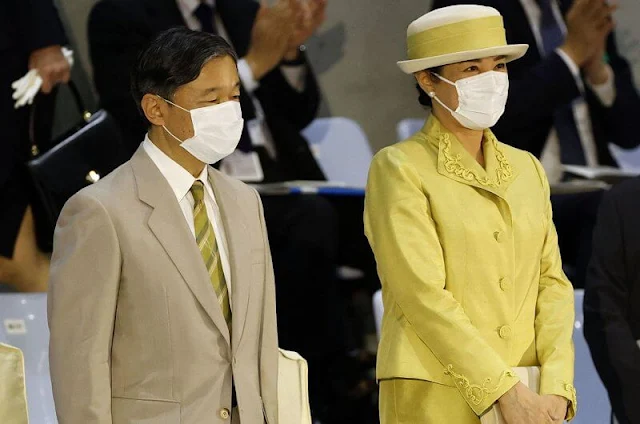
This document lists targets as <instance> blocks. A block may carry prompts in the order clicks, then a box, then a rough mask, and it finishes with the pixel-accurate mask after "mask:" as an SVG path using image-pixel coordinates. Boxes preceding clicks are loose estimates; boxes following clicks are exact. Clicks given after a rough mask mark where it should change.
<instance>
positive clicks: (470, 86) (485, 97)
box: [429, 71, 509, 130]
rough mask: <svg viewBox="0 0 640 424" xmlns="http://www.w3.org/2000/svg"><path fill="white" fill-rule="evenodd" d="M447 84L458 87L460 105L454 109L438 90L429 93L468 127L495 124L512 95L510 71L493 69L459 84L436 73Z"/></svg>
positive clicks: (483, 128) (471, 128)
mask: <svg viewBox="0 0 640 424" xmlns="http://www.w3.org/2000/svg"><path fill="white" fill-rule="evenodd" d="M434 75H436V76H437V77H438V78H440V79H441V80H442V81H444V82H446V83H447V84H450V85H453V86H454V87H456V91H457V92H458V108H457V109H456V110H451V108H450V107H449V106H447V105H445V104H444V103H443V102H442V101H441V100H440V99H438V97H437V96H436V95H435V93H429V96H430V97H431V98H433V99H435V100H436V101H437V102H438V103H440V104H441V105H442V107H444V108H445V109H447V110H448V111H449V112H451V115H453V117H454V118H456V120H457V121H458V122H460V124H461V125H462V126H464V127H465V128H469V129H470V130H485V129H487V128H491V127H493V126H494V125H495V124H496V123H497V122H498V120H499V119H500V117H501V116H502V114H503V113H504V108H505V106H506V104H507V97H508V95H509V75H508V74H507V73H506V72H497V71H489V72H484V73H482V74H480V75H475V76H472V77H469V78H463V79H461V80H458V81H456V82H455V83H453V82H451V81H449V80H448V79H446V78H444V77H442V76H440V75H438V74H434Z"/></svg>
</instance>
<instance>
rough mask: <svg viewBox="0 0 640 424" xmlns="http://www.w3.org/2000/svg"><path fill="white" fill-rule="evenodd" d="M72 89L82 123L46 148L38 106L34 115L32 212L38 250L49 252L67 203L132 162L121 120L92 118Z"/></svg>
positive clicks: (30, 165) (99, 115)
mask: <svg viewBox="0 0 640 424" xmlns="http://www.w3.org/2000/svg"><path fill="white" fill-rule="evenodd" d="M68 87H69V89H70V90H71V94H72V97H73V99H74V101H75V104H76V106H77V108H78V111H79V112H80V113H81V114H82V121H81V122H79V123H78V124H77V125H76V126H75V127H74V128H72V129H71V130H69V131H67V132H66V133H65V134H63V135H62V136H60V137H58V138H56V139H55V140H52V141H49V142H48V143H47V144H46V146H45V145H42V143H39V142H38V141H37V140H35V139H34V138H35V137H34V135H33V134H34V131H33V129H34V128H35V125H34V123H35V121H36V119H37V113H38V112H37V109H38V108H37V101H36V102H35V104H34V106H33V108H32V111H31V118H30V119H31V121H30V129H31V143H32V145H31V154H32V159H31V160H30V161H29V162H27V167H28V169H29V172H30V174H31V177H32V179H33V184H34V187H35V194H36V198H35V199H34V200H33V206H32V208H33V213H34V217H35V221H36V236H37V240H38V246H39V247H40V248H41V249H42V250H44V251H51V250H52V248H53V231H54V229H55V225H56V222H57V220H58V216H59V215H60V211H61V210H62V207H63V206H64V204H65V202H66V201H67V200H69V198H70V197H71V196H73V195H74V194H75V193H77V192H78V191H79V190H81V189H82V188H84V187H86V186H88V185H90V184H94V183H96V182H98V181H99V180H100V179H101V178H103V177H104V176H105V175H107V174H108V173H109V172H111V171H113V170H114V169H115V168H117V167H118V166H120V165H121V164H123V163H124V162H126V161H127V160H128V159H129V158H128V156H127V154H126V152H125V150H124V148H123V142H122V135H121V133H120V130H119V128H118V125H117V123H116V122H115V120H114V119H113V118H112V117H111V116H110V115H109V114H108V113H107V112H106V111H104V110H98V111H97V112H95V113H93V114H92V113H89V112H88V111H87V110H86V108H85V107H84V102H83V101H82V98H81V96H80V93H79V91H78V89H77V87H76V86H75V84H74V83H73V82H69V84H68ZM43 147H46V149H43Z"/></svg>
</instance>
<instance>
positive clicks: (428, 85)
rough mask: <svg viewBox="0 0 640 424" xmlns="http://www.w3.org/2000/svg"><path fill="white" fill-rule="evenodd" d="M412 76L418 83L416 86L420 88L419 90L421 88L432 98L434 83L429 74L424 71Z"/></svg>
mask: <svg viewBox="0 0 640 424" xmlns="http://www.w3.org/2000/svg"><path fill="white" fill-rule="evenodd" d="M413 75H414V76H415V78H416V81H418V85H419V86H420V88H422V89H423V90H424V92H425V93H427V95H428V96H429V97H433V94H434V92H435V83H434V81H433V76H432V75H431V72H429V71H427V70H424V71H419V72H416V73H415V74H413Z"/></svg>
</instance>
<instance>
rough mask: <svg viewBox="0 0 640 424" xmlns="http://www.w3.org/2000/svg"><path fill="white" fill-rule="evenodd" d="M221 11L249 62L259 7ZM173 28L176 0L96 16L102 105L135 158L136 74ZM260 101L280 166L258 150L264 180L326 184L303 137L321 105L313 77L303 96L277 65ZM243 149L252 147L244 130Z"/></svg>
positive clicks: (250, 113) (93, 43)
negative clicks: (139, 60) (148, 50)
mask: <svg viewBox="0 0 640 424" xmlns="http://www.w3.org/2000/svg"><path fill="white" fill-rule="evenodd" d="M216 7H217V10H218V13H219V14H220V17H221V18H222V21H223V23H224V26H225V29H226V31H227V33H228V34H229V37H230V38H231V42H232V44H233V45H234V47H235V49H236V51H237V53H238V55H239V57H243V56H244V55H245V54H246V53H247V51H248V49H249V44H250V41H251V30H252V28H253V23H254V20H255V17H256V14H257V11H258V3H257V2H255V1H253V0H218V1H217V2H216ZM175 26H185V22H184V19H183V17H182V14H181V13H180V10H179V9H178V6H177V4H176V1H175V0H102V1H100V2H98V3H97V4H96V5H95V6H94V8H93V10H92V11H91V15H90V18H89V47H90V53H91V61H92V63H93V69H94V79H95V84H96V88H97V90H98V93H99V94H100V100H101V103H102V106H103V107H104V108H105V109H106V110H108V111H109V112H110V113H112V114H113V116H114V117H115V118H116V119H117V120H118V121H119V123H120V124H121V126H122V129H123V131H124V134H125V139H126V140H127V141H128V144H129V147H130V151H131V152H133V151H135V149H136V148H137V146H138V145H139V144H140V142H141V141H142V139H143V137H144V133H145V132H146V129H147V123H146V121H145V120H144V118H143V117H142V116H140V114H139V112H138V110H137V108H136V105H135V103H134V101H133V99H132V96H131V93H130V87H129V75H130V69H131V68H132V67H133V64H134V63H135V60H136V57H137V55H138V53H139V52H140V50H141V49H143V48H144V47H145V46H146V45H147V44H148V43H149V42H150V41H151V40H152V39H153V38H154V37H155V36H156V35H157V34H159V33H160V32H162V31H164V30H167V29H169V28H172V27H175ZM255 95H256V96H257V98H258V99H259V100H260V103H261V105H262V107H263V109H264V112H265V116H266V120H267V124H268V126H269V128H270V130H271V133H272V135H273V138H274V143H275V145H276V150H277V153H278V160H277V162H276V161H273V160H271V159H270V158H269V156H268V155H267V154H266V151H265V150H264V148H256V149H255V150H256V151H257V152H258V154H259V155H260V158H261V161H262V166H263V168H264V173H265V181H278V180H288V179H324V175H323V174H322V171H321V170H320V168H319V166H318V164H317V163H316V161H315V159H314V158H313V155H312V154H311V151H310V149H309V146H308V143H307V142H306V140H305V139H304V138H303V137H302V136H301V135H300V131H301V130H302V129H303V128H304V127H306V126H307V125H308V124H309V123H310V122H311V121H312V120H313V119H314V118H315V116H316V112H317V109H318V106H319V98H320V94H319V90H318V85H317V82H316V79H315V77H314V75H313V73H312V72H308V73H307V81H306V89H305V90H304V91H303V92H302V93H299V92H298V91H296V90H295V89H294V88H292V87H291V86H290V85H289V83H288V82H287V81H286V79H285V77H284V75H283V74H282V72H281V71H280V69H279V67H278V68H276V69H274V70H273V71H272V72H270V73H269V74H267V75H266V76H265V77H264V78H262V80H261V81H260V87H259V88H258V89H257V90H256V92H255ZM241 97H242V99H241V100H242V101H241V103H242V109H243V115H244V118H245V120H249V119H252V118H254V117H255V110H254V107H253V104H252V102H251V101H250V99H249V97H248V96H247V94H246V92H243V95H242V96H241ZM239 148H240V149H242V150H245V151H247V150H251V149H252V147H251V142H250V139H249V135H248V132H247V129H246V126H245V131H244V133H243V137H242V141H241V142H240V146H239Z"/></svg>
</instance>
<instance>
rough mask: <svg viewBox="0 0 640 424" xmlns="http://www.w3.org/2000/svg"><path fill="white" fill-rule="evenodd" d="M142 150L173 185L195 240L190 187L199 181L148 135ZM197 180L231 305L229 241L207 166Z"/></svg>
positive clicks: (172, 187)
mask: <svg viewBox="0 0 640 424" xmlns="http://www.w3.org/2000/svg"><path fill="white" fill-rule="evenodd" d="M142 147H143V148H144V151H145V152H146V153H147V154H148V155H149V157H150V158H151V160H152V161H153V163H154V164H155V165H156V167H158V169H159V170H160V173H161V174H162V175H163V176H164V177H165V178H166V180H167V182H168V183H169V185H170V186H171V189H172V190H173V193H174V194H175V195H176V199H177V200H178V204H179V205H180V209H182V213H183V215H184V219H185V220H186V221H187V225H188V226H189V229H190V230H191V234H193V238H194V240H195V238H196V229H195V223H194V216H193V208H194V205H195V200H194V199H193V195H192V194H191V187H192V186H193V183H195V182H196V178H193V175H191V174H190V173H189V172H188V171H187V170H186V169H184V168H183V167H182V166H180V165H178V164H177V163H176V162H174V161H173V159H171V158H170V157H169V156H167V155H166V154H165V153H164V152H163V151H162V150H160V149H159V148H158V147H157V146H156V145H155V144H153V142H152V141H151V140H150V139H149V136H148V135H146V136H145V138H144V142H143V143H142ZM197 180H199V181H201V182H202V183H203V184H204V187H205V190H204V193H205V194H204V205H205V208H206V210H207V216H208V217H209V221H210V222H211V223H212V225H213V231H214V232H215V236H216V241H217V243H218V251H219V252H220V261H221V262H222V271H223V273H224V278H225V281H226V283H227V289H228V290H229V303H231V286H232V284H231V266H230V264H229V255H228V253H227V252H228V250H227V238H226V236H225V232H224V225H222V215H221V214H220V208H219V207H218V203H217V202H216V197H215V195H214V193H213V189H212V187H211V184H210V183H209V178H208V171H207V167H206V166H205V167H204V169H203V170H202V172H201V173H200V175H199V176H198V178H197ZM170 224H171V223H167V225H170Z"/></svg>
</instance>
